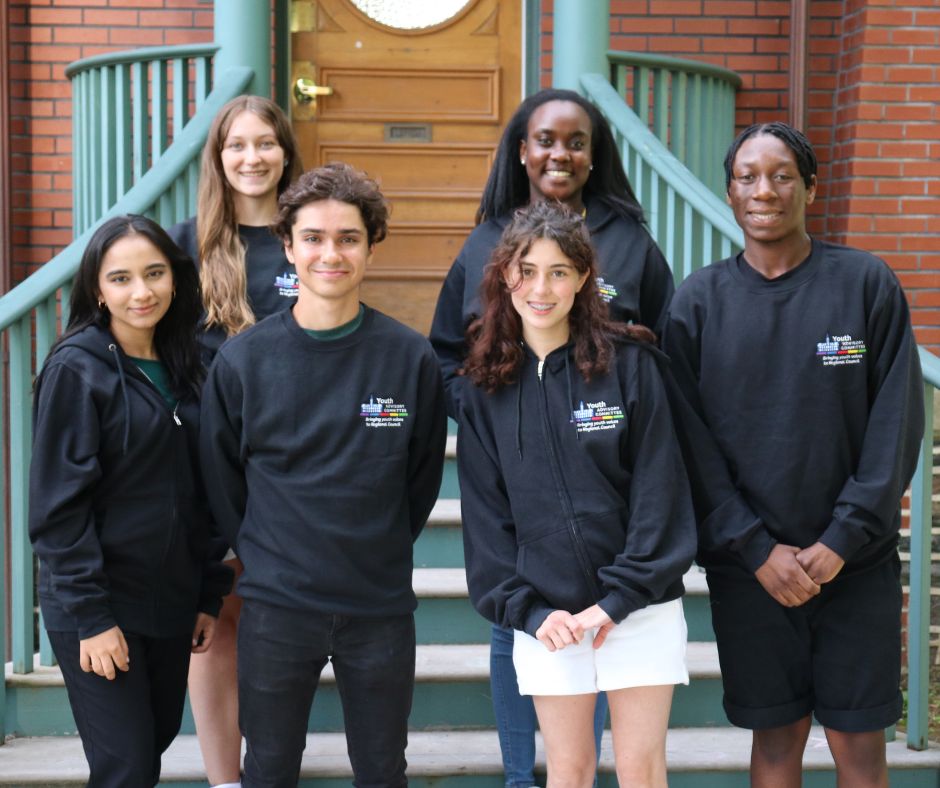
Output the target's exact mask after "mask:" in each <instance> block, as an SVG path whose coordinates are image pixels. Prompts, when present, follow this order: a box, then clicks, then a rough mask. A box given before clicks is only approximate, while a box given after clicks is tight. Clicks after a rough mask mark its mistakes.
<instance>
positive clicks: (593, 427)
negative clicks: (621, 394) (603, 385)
mask: <svg viewBox="0 0 940 788" xmlns="http://www.w3.org/2000/svg"><path fill="white" fill-rule="evenodd" d="M621 421H623V411H622V410H621V409H620V406H619V405H608V404H607V403H606V402H604V401H603V400H601V401H600V402H588V403H587V404H586V405H585V404H584V402H583V401H582V402H581V403H580V407H578V408H576V409H575V410H573V411H571V422H572V423H573V424H574V425H575V426H576V427H577V429H578V432H599V431H600V430H615V429H617V427H618V425H619V424H620V422H621Z"/></svg>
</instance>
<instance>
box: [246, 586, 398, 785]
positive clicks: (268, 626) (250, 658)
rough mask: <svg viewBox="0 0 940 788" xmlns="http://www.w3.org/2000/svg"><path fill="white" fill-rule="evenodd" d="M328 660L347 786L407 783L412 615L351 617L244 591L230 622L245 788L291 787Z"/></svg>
mask: <svg viewBox="0 0 940 788" xmlns="http://www.w3.org/2000/svg"><path fill="white" fill-rule="evenodd" d="M327 660H330V661H331V662H332V663H333V670H334V672H335V674H336V686H337V689H338V690H339V696H340V700H341V702H342V706H343V722H344V727H345V729H346V746H347V749H348V751H349V760H350V762H351V763H352V768H353V785H354V786H356V788H400V786H405V785H407V779H406V777H405V765H406V764H405V746H406V745H407V743H408V715H409V714H410V713H411V698H412V693H413V691H414V677H415V627H414V616H413V615H411V614H408V615H404V616H388V617H384V618H358V617H356V618H353V617H349V616H337V615H328V614H323V613H319V614H318V613H309V612H299V611H294V610H286V609H283V608H278V607H272V606H271V605H265V604H263V603H261V602H257V601H254V600H250V599H246V600H245V603H244V607H243V608H242V614H241V619H240V621H239V624H238V721H239V726H240V727H241V731H242V735H243V736H244V737H245V741H246V744H247V749H246V752H245V775H244V777H243V779H242V785H244V786H245V788H296V786H297V781H298V778H299V775H300V759H301V756H302V754H303V751H304V746H305V745H306V734H307V720H308V718H309V716H310V707H311V705H312V704H313V697H314V694H315V693H316V689H317V685H318V683H319V681H320V672H321V671H322V670H323V668H324V667H325V666H326V663H327Z"/></svg>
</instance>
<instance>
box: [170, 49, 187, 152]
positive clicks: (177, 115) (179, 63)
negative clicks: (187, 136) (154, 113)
mask: <svg viewBox="0 0 940 788" xmlns="http://www.w3.org/2000/svg"><path fill="white" fill-rule="evenodd" d="M188 72H189V60H187V59H185V58H180V57H177V58H174V59H173V139H176V137H177V136H178V135H179V133H180V132H181V131H182V130H183V126H185V125H186V121H188V120H189V73H188Z"/></svg>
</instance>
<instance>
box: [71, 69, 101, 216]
mask: <svg viewBox="0 0 940 788" xmlns="http://www.w3.org/2000/svg"><path fill="white" fill-rule="evenodd" d="M97 83H98V74H97V72H96V71H94V70H92V71H89V72H88V73H87V74H86V75H85V107H84V109H83V117H84V118H85V121H84V123H83V124H82V126H83V129H82V131H83V133H84V135H85V138H84V139H83V140H82V148H83V149H84V150H83V154H82V171H81V172H79V173H76V175H77V177H80V178H81V179H82V201H83V203H84V206H85V211H84V217H83V223H82V226H81V228H80V229H81V230H83V231H84V230H87V229H88V227H89V225H90V224H91V206H92V201H93V199H94V176H93V175H92V172H93V171H94V168H95V162H94V145H95V136H94V134H95V119H96V118H97V114H96V113H95V111H94V107H95V94H96V93H97V91H98V84H97ZM73 177H74V176H73Z"/></svg>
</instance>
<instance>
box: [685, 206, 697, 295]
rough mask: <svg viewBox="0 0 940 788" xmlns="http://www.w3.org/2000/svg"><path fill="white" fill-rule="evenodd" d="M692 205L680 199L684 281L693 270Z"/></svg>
mask: <svg viewBox="0 0 940 788" xmlns="http://www.w3.org/2000/svg"><path fill="white" fill-rule="evenodd" d="M692 221H693V215H692V203H691V202H689V200H688V198H686V197H683V198H682V278H683V279H685V278H686V277H687V276H688V275H689V274H691V273H692V271H694V270H695V268H696V266H695V261H694V259H693V257H692V238H693V235H694V233H693V228H692Z"/></svg>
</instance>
